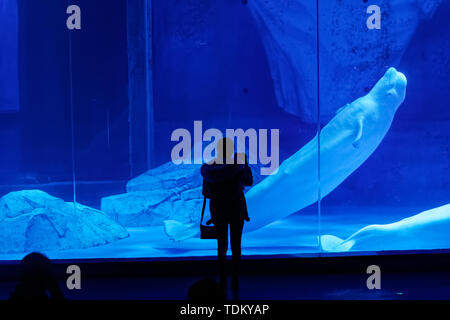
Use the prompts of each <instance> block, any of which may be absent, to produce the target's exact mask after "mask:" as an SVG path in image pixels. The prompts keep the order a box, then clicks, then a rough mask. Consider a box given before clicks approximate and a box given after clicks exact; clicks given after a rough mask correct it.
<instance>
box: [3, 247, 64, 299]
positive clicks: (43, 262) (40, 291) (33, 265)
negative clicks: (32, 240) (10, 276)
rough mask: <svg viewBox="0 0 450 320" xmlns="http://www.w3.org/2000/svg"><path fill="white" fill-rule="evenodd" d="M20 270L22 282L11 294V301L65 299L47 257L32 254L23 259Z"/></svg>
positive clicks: (35, 253)
mask: <svg viewBox="0 0 450 320" xmlns="http://www.w3.org/2000/svg"><path fill="white" fill-rule="evenodd" d="M20 268H21V270H20V271H21V277H20V282H19V284H18V285H17V286H16V288H15V290H14V292H12V293H11V297H10V299H11V300H42V299H44V300H46V299H64V297H63V295H62V293H61V290H60V289H59V287H58V283H57V281H56V279H55V278H54V277H53V273H52V264H51V262H50V260H49V259H48V258H47V257H46V256H44V255H43V254H41V253H37V252H33V253H30V254H28V255H27V256H25V258H23V259H22V261H21V262H20Z"/></svg>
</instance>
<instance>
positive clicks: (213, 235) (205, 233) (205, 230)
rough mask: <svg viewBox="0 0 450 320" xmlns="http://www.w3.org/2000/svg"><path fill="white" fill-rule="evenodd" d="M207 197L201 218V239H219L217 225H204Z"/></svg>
mask: <svg viewBox="0 0 450 320" xmlns="http://www.w3.org/2000/svg"><path fill="white" fill-rule="evenodd" d="M205 207H206V197H204V199H203V208H202V219H201V220H200V239H217V230H216V227H215V226H206V225H203V224H202V223H203V217H204V216H205Z"/></svg>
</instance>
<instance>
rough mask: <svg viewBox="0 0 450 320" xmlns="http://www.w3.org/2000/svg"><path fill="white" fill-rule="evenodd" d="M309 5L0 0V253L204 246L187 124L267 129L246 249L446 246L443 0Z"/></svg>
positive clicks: (448, 79)
mask: <svg viewBox="0 0 450 320" xmlns="http://www.w3.org/2000/svg"><path fill="white" fill-rule="evenodd" d="M369 2H370V1H369ZM16 3H17V8H16V7H14V6H12V4H16ZM319 3H320V6H319V8H318V10H319V11H318V12H317V8H316V7H315V2H314V1H303V0H295V1H289V2H283V1H267V0H252V1H248V3H247V4H244V3H243V2H241V1H226V2H224V1H219V0H212V1H203V2H202V1H200V2H195V1H194V2H192V1H186V2H182V3H181V2H180V1H176V0H152V1H151V0H136V1H126V0H118V1H114V2H112V3H111V2H109V1H107V0H79V1H78V5H79V6H80V8H81V9H82V29H81V30H73V31H68V30H67V28H66V26H65V23H61V21H64V19H62V18H65V16H64V14H65V12H66V7H65V3H63V2H61V3H58V4H53V3H52V4H51V5H50V4H48V3H46V2H45V1H43V0H37V1H36V0H24V1H20V2H16V1H13V0H0V40H1V39H5V41H0V46H1V47H0V49H1V50H0V150H2V153H1V157H0V260H14V259H21V258H22V257H23V256H24V255H25V254H26V253H27V252H30V251H34V250H39V251H44V252H46V253H47V254H48V255H49V256H50V257H51V258H61V259H65V258H67V259H69V258H121V257H123V258H136V257H182V258H186V257H191V256H213V255H215V249H216V243H215V241H212V240H200V239H199V238H198V233H199V219H200V213H201V206H202V201H203V199H202V195H201V186H202V179H201V176H200V171H199V170H200V164H181V165H175V164H174V163H172V162H171V161H170V160H171V151H172V148H173V147H174V145H175V144H176V142H174V141H171V134H172V132H173V131H174V130H176V129H179V128H185V129H187V130H188V131H190V132H193V130H194V121H202V125H203V132H205V131H206V130H207V129H210V128H217V129H219V130H221V131H222V132H224V131H225V129H227V128H232V129H237V128H243V129H244V130H246V129H250V128H254V129H256V130H258V129H267V130H271V129H279V158H280V167H279V170H278V172H277V173H276V174H274V175H271V176H264V175H261V167H262V165H261V164H255V165H252V170H253V174H254V180H255V184H254V186H253V187H252V188H250V189H249V190H247V193H246V196H247V203H248V209H249V215H250V218H251V221H250V222H249V223H247V224H246V226H245V229H244V231H245V234H244V238H243V254H244V255H277V254H288V255H303V254H308V255H315V254H318V253H319V252H330V253H333V254H334V253H336V252H340V253H344V254H355V253H361V252H370V253H373V252H376V251H381V250H421V249H450V237H449V236H448V232H447V230H448V225H449V221H450V208H449V205H448V203H450V198H449V195H450V175H449V174H448V171H449V169H450V167H449V166H450V140H449V136H450V135H449V132H450V111H449V108H448V98H447V95H448V94H447V92H449V89H450V61H449V58H448V54H447V52H448V50H449V49H450V20H449V19H448V16H450V3H448V2H446V1H441V0H424V1H420V2H418V1H416V0H411V1H405V0H401V1H400V0H399V1H397V0H381V1H377V4H378V5H379V6H380V8H381V13H382V14H381V29H379V30H378V29H373V30H369V29H368V28H367V24H366V20H367V19H368V18H369V16H370V14H368V13H367V12H366V10H367V7H368V6H369V5H370V3H366V2H364V1H354V2H350V1H349V2H348V3H346V4H345V5H344V4H342V1H338V0H323V1H320V2H319ZM388 11H389V12H388ZM61 12H62V13H63V15H62V17H61ZM11 13H12V14H11ZM4 16H7V17H8V19H2V17H4ZM317 17H319V21H317V20H316V18H317ZM405 21H407V23H406V22H405ZM317 22H318V23H317ZM4 25H5V26H4ZM37 25H39V28H36V26H37ZM14 26H17V28H15V27H14ZM5 30H11V32H8V33H5ZM317 31H318V32H319V34H317ZM317 39H318V41H319V44H318V43H317ZM317 48H319V52H317ZM5 61H7V62H6V63H5ZM318 72H319V73H318ZM406 79H407V80H406ZM318 99H319V101H320V105H318ZM4 111H6V112H4ZM12 111H13V112H12ZM319 127H320V128H321V130H320V135H319V134H318V128H319ZM319 137H320V139H319ZM191 146H192V150H195V148H196V147H197V145H195V144H192V145H191ZM203 147H205V145H203ZM274 147H275V144H274V142H273V141H271V142H270V143H269V145H268V150H269V151H270V150H274V149H273V148H274ZM248 149H249V148H247V150H248ZM248 151H249V150H248ZM319 152H320V157H319ZM193 157H194V158H195V155H194V152H193ZM319 187H320V188H319Z"/></svg>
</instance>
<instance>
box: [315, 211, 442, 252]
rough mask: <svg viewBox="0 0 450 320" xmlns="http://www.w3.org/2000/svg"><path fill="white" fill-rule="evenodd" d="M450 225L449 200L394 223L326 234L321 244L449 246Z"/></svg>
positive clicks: (346, 247) (340, 248)
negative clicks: (341, 235)
mask: <svg viewBox="0 0 450 320" xmlns="http://www.w3.org/2000/svg"><path fill="white" fill-rule="evenodd" d="M449 229H450V204H447V205H444V206H441V207H438V208H434V209H431V210H427V211H424V212H422V213H419V214H417V215H415V216H412V217H408V218H405V219H403V220H400V221H397V222H394V223H390V224H374V225H369V226H367V227H364V228H362V229H361V230H359V231H357V232H355V233H354V234H352V235H351V236H350V237H348V238H347V239H345V240H344V239H340V238H338V237H335V236H332V235H324V236H322V237H321V244H322V249H323V250H324V251H327V252H347V251H382V250H419V249H436V248H442V249H444V248H448V247H449V246H450V237H448V236H447V234H448V230H449Z"/></svg>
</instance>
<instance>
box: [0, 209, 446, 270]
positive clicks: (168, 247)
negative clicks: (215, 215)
mask: <svg viewBox="0 0 450 320" xmlns="http://www.w3.org/2000/svg"><path fill="white" fill-rule="evenodd" d="M425 209H426V208H389V207H383V208H380V207H376V208H375V207H331V206H330V207H329V206H326V205H324V206H322V214H321V224H320V230H321V233H322V234H333V235H336V236H338V237H342V238H346V237H348V236H350V235H351V234H352V233H353V232H355V231H357V230H359V229H360V228H362V227H364V226H366V225H368V224H374V223H377V224H379V223H391V222H395V221H398V220H400V219H403V218H405V217H408V216H411V215H414V214H416V213H419V212H421V211H422V210H425ZM316 210H317V206H316V205H315V206H312V207H310V208H307V209H305V210H302V212H300V213H298V214H295V215H292V216H290V217H287V218H286V219H283V220H279V221H275V222H273V223H271V224H270V225H268V226H266V227H264V228H261V229H259V230H257V231H254V232H251V233H244V235H243V244H242V248H243V255H244V256H261V255H263V256H265V255H267V256H272V255H293V256H295V255H300V256H304V255H307V256H308V255H312V256H316V255H318V254H319V253H320V249H319V247H318V240H317V234H318V230H319V223H318V222H319V219H318V215H317V211H316ZM250 223H251V222H250ZM128 232H129V234H130V236H129V237H128V238H126V239H123V240H119V241H117V242H114V243H111V244H108V245H104V246H98V247H93V248H88V249H79V250H67V251H48V252H45V254H47V255H48V256H49V258H51V259H99V258H100V259H101V258H177V257H179V258H184V257H208V256H209V257H212V256H215V255H216V248H217V243H216V241H215V240H201V239H198V238H192V239H189V240H185V241H181V242H174V241H172V240H170V239H169V238H168V237H167V236H166V234H165V233H164V229H163V227H161V226H155V227H141V228H129V229H128ZM437 249H439V248H437ZM229 253H230V252H229ZM24 255H25V253H15V254H0V260H10V261H11V260H21V259H22V258H23V257H24Z"/></svg>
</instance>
